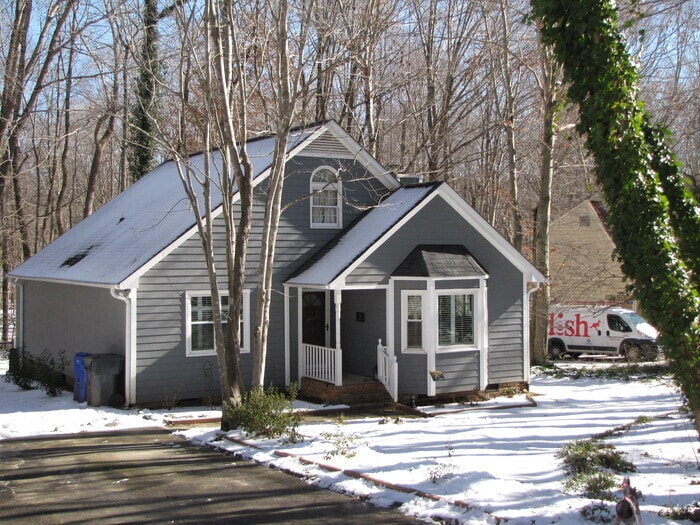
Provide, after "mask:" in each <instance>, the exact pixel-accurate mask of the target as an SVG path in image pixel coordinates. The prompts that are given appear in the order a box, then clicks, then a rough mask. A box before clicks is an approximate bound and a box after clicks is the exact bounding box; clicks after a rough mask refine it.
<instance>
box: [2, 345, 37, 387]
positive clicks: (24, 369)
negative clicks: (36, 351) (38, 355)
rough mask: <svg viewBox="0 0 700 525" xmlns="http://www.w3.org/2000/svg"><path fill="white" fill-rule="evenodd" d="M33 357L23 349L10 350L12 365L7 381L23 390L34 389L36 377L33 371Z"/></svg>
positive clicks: (8, 371) (6, 376)
mask: <svg viewBox="0 0 700 525" xmlns="http://www.w3.org/2000/svg"><path fill="white" fill-rule="evenodd" d="M31 367H32V362H31V356H30V355H29V354H27V353H26V352H25V351H24V350H22V349H21V348H12V349H11V350H10V363H9V368H8V370H7V373H6V374H5V381H7V382H9V383H13V384H15V385H17V386H18V387H20V388H21V389H22V390H32V389H33V388H34V376H33V373H32V370H31Z"/></svg>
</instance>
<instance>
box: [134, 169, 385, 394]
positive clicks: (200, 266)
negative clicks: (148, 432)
mask: <svg viewBox="0 0 700 525" xmlns="http://www.w3.org/2000/svg"><path fill="white" fill-rule="evenodd" d="M324 164H329V165H332V166H334V167H337V168H340V171H341V176H343V177H344V178H347V180H348V181H350V180H352V181H353V182H348V183H347V184H344V190H345V195H346V198H347V199H348V200H349V201H350V202H348V203H346V204H345V207H344V210H343V220H344V224H345V225H347V224H349V223H350V222H351V221H352V220H354V218H355V217H356V216H357V215H358V213H359V211H358V209H359V207H358V205H360V204H362V205H365V206H366V205H368V204H371V203H373V202H374V199H375V198H376V195H375V192H374V190H371V189H370V190H368V188H375V189H377V190H378V189H379V188H378V183H376V181H371V182H370V181H368V180H366V175H365V171H364V169H362V168H361V167H359V166H357V165H355V164H353V163H352V162H351V161H344V162H343V163H341V162H340V161H336V160H332V159H331V160H329V159H316V158H311V157H304V158H295V159H292V161H290V162H289V163H288V166H287V172H288V174H290V175H289V176H288V178H287V180H286V182H285V192H284V195H285V202H286V203H291V202H294V201H295V200H298V199H300V198H302V197H304V196H305V195H307V194H308V191H309V177H310V175H311V173H312V172H313V170H314V169H315V168H316V167H318V166H321V165H324ZM264 199H265V195H264V187H262V188H260V189H258V190H257V191H256V195H255V206H254V210H253V220H254V224H253V228H252V230H251V238H250V244H249V248H248V261H247V266H246V274H247V277H246V287H247V288H249V289H251V304H250V313H251V322H254V319H253V317H254V314H255V290H254V287H255V285H256V275H257V268H258V264H259V249H260V239H261V233H262V221H263V218H264V213H265V204H264ZM309 222H310V218H309V201H308V199H304V200H301V201H300V202H297V203H296V204H293V205H291V206H290V207H289V208H288V209H287V210H285V212H284V213H283V215H282V219H281V222H280V229H279V237H278V242H277V250H276V254H275V277H274V284H273V286H274V289H275V291H276V292H277V293H275V294H273V303H272V308H271V313H270V333H269V341H268V356H267V366H266V382H267V383H270V384H276V385H278V386H281V385H284V381H285V376H284V372H285V367H284V343H285V341H284V298H283V286H282V284H283V283H284V281H285V280H286V279H287V278H288V277H289V275H290V274H291V273H292V272H293V271H294V270H295V269H296V268H297V267H298V266H300V265H301V264H302V263H303V262H304V261H305V260H306V259H307V258H309V257H310V256H311V255H312V254H313V253H314V252H316V251H317V250H318V249H320V248H321V246H323V245H324V244H326V243H327V242H328V241H330V240H331V239H332V238H333V237H335V236H336V235H337V234H338V233H339V230H333V229H313V230H312V229H310V227H309ZM224 234H225V232H224V228H223V224H222V221H221V220H217V221H216V222H215V235H216V238H217V245H218V246H219V247H220V248H221V250H219V251H218V253H217V268H218V270H219V275H220V283H219V286H220V288H221V289H224V288H225V268H226V267H225V261H224V259H223V257H222V254H223V247H224V246H225V242H224V239H225V237H224ZM208 289H209V284H208V278H207V272H206V266H205V263H204V259H203V257H202V253H201V244H200V241H199V236H198V235H195V236H194V237H192V238H191V239H189V240H187V241H186V242H185V243H183V245H182V246H180V247H178V248H177V249H176V250H175V251H174V252H173V253H171V254H169V255H168V256H167V257H166V258H165V259H164V260H163V261H161V262H159V263H158V264H157V265H156V266H154V267H153V268H152V269H151V270H150V271H149V272H147V274H146V275H144V276H143V277H142V278H141V281H140V283H139V290H138V325H137V349H138V350H137V352H138V357H137V381H136V388H137V392H136V399H137V402H138V403H163V402H165V401H166V400H171V399H173V398H177V399H180V400H185V399H207V398H210V397H211V398H216V397H217V396H219V391H220V389H219V379H218V367H217V361H216V357H215V356H197V357H187V356H186V347H185V327H186V319H185V292H186V291H187V290H208ZM290 307H291V313H292V319H291V323H290V327H291V328H292V330H293V333H292V334H291V337H290V340H291V342H292V346H291V371H292V379H293V380H294V379H297V378H296V364H297V348H296V341H297V338H296V315H295V312H296V307H297V305H296V299H294V300H293V301H292V302H291V303H290ZM241 361H242V366H243V374H244V378H245V381H246V382H248V381H249V380H250V371H251V369H250V367H251V354H250V353H246V354H242V356H241Z"/></svg>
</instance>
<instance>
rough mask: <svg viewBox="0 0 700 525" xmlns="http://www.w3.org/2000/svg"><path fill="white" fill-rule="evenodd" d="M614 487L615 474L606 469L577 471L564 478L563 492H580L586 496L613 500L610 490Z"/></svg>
mask: <svg viewBox="0 0 700 525" xmlns="http://www.w3.org/2000/svg"><path fill="white" fill-rule="evenodd" d="M613 487H615V476H614V475H613V474H611V473H610V472H606V471H602V470H601V471H587V472H579V473H577V474H574V475H573V476H570V477H568V478H566V480H565V481H564V492H569V493H581V494H583V495H584V496H585V497H587V498H591V499H599V500H601V501H603V500H609V501H612V500H614V499H615V498H614V496H613V494H612V493H611V492H610V490H611V489H612V488H613Z"/></svg>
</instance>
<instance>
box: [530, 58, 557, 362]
mask: <svg viewBox="0 0 700 525" xmlns="http://www.w3.org/2000/svg"><path fill="white" fill-rule="evenodd" d="M542 72H543V75H542V80H541V86H540V89H541V94H542V103H543V104H542V105H543V110H544V119H543V122H542V155H541V164H540V191H539V197H538V201H537V212H536V217H535V235H534V250H533V255H534V264H535V267H536V268H537V269H538V270H539V271H540V273H542V275H544V276H545V278H546V279H547V280H549V222H550V213H551V200H552V178H553V173H554V155H553V152H554V144H555V140H556V120H555V119H556V114H557V107H558V102H557V92H556V72H555V69H554V66H553V63H552V59H551V57H550V56H549V53H548V51H547V50H546V49H543V50H542ZM549 301H550V288H549V284H548V283H545V285H544V286H543V287H542V288H541V289H540V290H538V291H537V292H535V297H534V304H533V308H532V322H531V326H532V341H531V349H530V350H531V352H530V355H531V362H532V363H533V364H535V365H541V364H543V363H544V362H545V361H546V360H547V337H548V336H547V322H548V317H549Z"/></svg>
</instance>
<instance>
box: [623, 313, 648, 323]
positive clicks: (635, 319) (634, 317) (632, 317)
mask: <svg viewBox="0 0 700 525" xmlns="http://www.w3.org/2000/svg"><path fill="white" fill-rule="evenodd" d="M622 317H623V318H624V319H625V321H627V322H628V323H630V324H631V325H632V326H639V325H640V324H648V323H647V321H646V319H644V318H643V317H642V316H641V315H639V314H636V313H634V312H631V313H628V314H623V316H622Z"/></svg>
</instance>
